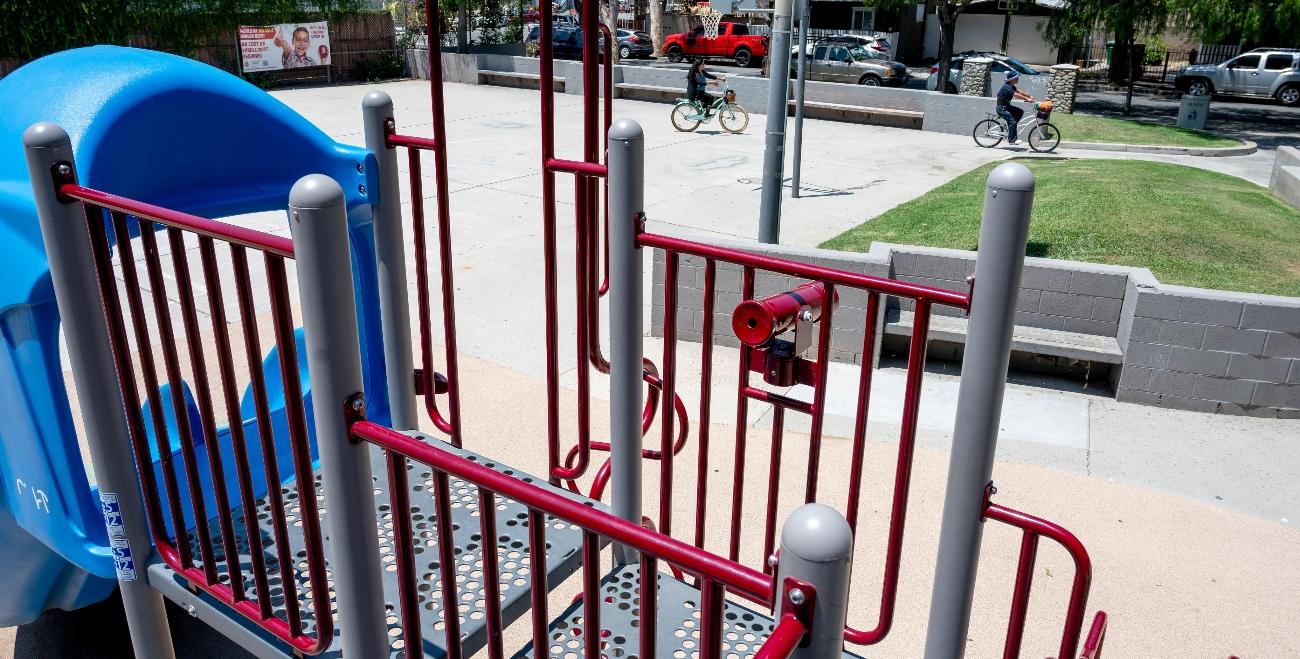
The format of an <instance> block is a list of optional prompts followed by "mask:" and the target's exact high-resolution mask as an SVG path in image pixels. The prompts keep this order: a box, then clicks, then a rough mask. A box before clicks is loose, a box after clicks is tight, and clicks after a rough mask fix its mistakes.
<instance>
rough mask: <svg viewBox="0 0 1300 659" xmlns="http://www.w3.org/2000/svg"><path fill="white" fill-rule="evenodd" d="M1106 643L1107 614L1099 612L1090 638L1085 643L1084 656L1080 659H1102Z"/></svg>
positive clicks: (1090, 630) (1089, 635)
mask: <svg viewBox="0 0 1300 659" xmlns="http://www.w3.org/2000/svg"><path fill="white" fill-rule="evenodd" d="M1105 641H1106V612H1105V611H1098V612H1097V615H1096V616H1094V617H1093V619H1092V628H1091V629H1089V630H1088V638H1087V639H1085V640H1084V641H1083V654H1081V655H1079V659H1101V646H1102V644H1103V643H1104V642H1105Z"/></svg>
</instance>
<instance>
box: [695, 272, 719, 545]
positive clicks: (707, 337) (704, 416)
mask: <svg viewBox="0 0 1300 659" xmlns="http://www.w3.org/2000/svg"><path fill="white" fill-rule="evenodd" d="M717 274H718V264H717V262H716V261H714V260H713V259H705V261H704V304H703V305H702V306H703V307H704V328H703V329H702V330H701V333H700V342H701V344H702V345H701V346H700V423H699V427H700V430H699V443H700V449H699V450H700V454H699V459H698V461H697V464H696V468H695V546H696V547H699V548H701V549H703V548H704V525H705V523H706V519H705V518H706V517H707V515H708V508H709V507H708V505H707V503H706V502H707V501H708V500H709V497H708V493H709V485H708V482H709V415H710V412H711V411H712V410H711V409H710V407H711V403H712V401H713V303H714V290H713V289H714V284H715V280H716V279H717Z"/></svg>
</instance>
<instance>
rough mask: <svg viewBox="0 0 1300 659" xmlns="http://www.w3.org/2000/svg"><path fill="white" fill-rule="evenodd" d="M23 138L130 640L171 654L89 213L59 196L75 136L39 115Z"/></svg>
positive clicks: (140, 651)
mask: <svg viewBox="0 0 1300 659" xmlns="http://www.w3.org/2000/svg"><path fill="white" fill-rule="evenodd" d="M23 146H24V147H25V148H26V152H27V171H28V173H29V174H30V175H31V179H32V196H33V198H34V199H35V201H36V214H37V216H38V217H39V218H40V223H41V236H42V238H43V239H44V241H45V254H46V257H47V258H48V259H49V264H50V280H51V282H52V283H53V284H54V297H55V299H56V300H57V302H58V305H59V316H60V319H61V321H62V324H63V335H64V337H65V339H66V340H67V345H68V357H69V360H70V362H71V363H70V364H69V365H70V366H71V367H72V375H73V380H74V382H75V383H76V389H77V391H78V392H79V395H78V399H79V401H80V403H81V417H82V420H83V421H85V439H86V444H87V445H88V446H89V448H90V460H91V462H92V463H93V464H94V469H95V484H96V486H98V488H99V498H100V504H101V506H102V507H103V509H104V520H105V524H106V526H107V530H108V537H109V543H110V544H111V545H112V546H113V550H114V554H115V558H116V563H117V585H118V588H119V589H120V590H121V591H122V605H123V607H124V608H125V609H126V624H127V627H128V628H129V630H130V632H131V645H132V647H133V648H135V656H136V657H139V658H140V659H153V658H155V657H157V658H160V659H172V658H174V657H175V656H176V655H175V652H174V651H173V650H172V636H171V630H169V629H168V627H167V612H166V609H165V608H164V607H163V599H162V595H160V594H158V591H156V590H154V589H153V588H151V587H150V586H149V580H148V577H147V576H146V575H145V569H146V568H147V567H148V565H149V563H150V562H151V559H152V556H151V555H152V554H153V543H152V541H151V539H150V537H149V526H148V521H147V519H146V517H145V513H144V502H143V501H141V499H140V486H139V483H138V481H137V480H136V472H135V464H134V462H133V461H132V459H131V449H130V446H131V441H130V436H129V435H128V433H127V430H126V414H125V412H124V410H123V408H122V393H121V389H119V388H118V382H117V368H116V366H115V365H114V363H113V351H112V349H111V348H110V347H109V341H108V324H107V322H106V321H105V320H104V312H103V306H102V304H101V302H100V300H99V283H98V279H97V277H96V275H95V268H94V266H93V261H92V257H91V253H90V235H89V234H88V233H87V232H86V216H85V215H84V214H83V213H82V210H81V204H78V203H63V202H61V201H59V198H58V191H57V190H55V188H54V177H53V173H54V172H53V168H55V167H58V166H66V167H68V168H69V170H68V172H69V174H71V175H75V173H76V172H75V165H74V164H73V160H72V142H71V141H70V140H69V139H68V134H67V133H66V132H64V130H63V129H62V128H60V127H59V126H56V125H55V124H52V123H39V124H34V125H32V126H31V127H29V128H28V129H27V131H26V132H25V133H23ZM110 515H111V517H110Z"/></svg>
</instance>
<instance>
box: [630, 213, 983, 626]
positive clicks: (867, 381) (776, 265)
mask: <svg viewBox="0 0 1300 659" xmlns="http://www.w3.org/2000/svg"><path fill="white" fill-rule="evenodd" d="M638 242H639V244H640V245H642V246H644V247H652V248H657V249H661V250H663V251H664V260H665V263H664V298H665V299H664V317H663V338H664V353H663V364H664V369H663V391H664V396H665V399H666V398H667V397H668V396H669V395H670V392H675V390H676V386H677V383H676V373H675V368H674V366H675V364H676V351H677V308H678V306H679V292H678V271H679V258H680V257H681V256H682V255H687V256H694V257H699V258H702V259H703V260H704V290H703V302H702V307H703V313H702V318H703V325H704V326H703V328H702V330H701V341H702V344H703V345H702V346H701V355H702V356H701V362H702V367H701V373H700V409H699V421H698V423H697V424H696V427H697V428H698V429H699V430H698V439H699V447H698V450H699V458H698V462H697V464H696V479H697V485H696V496H695V519H694V521H695V529H694V531H695V537H694V542H695V545H696V546H698V547H704V545H705V530H706V528H707V525H708V521H709V520H708V510H707V505H706V504H707V500H708V499H707V494H708V487H709V483H708V481H709V478H708V476H709V473H710V467H709V443H710V440H711V438H710V437H709V423H710V418H711V412H710V408H711V401H710V392H709V382H710V381H711V378H712V368H713V347H714V336H713V335H714V326H713V322H714V321H713V319H714V309H715V308H716V299H717V291H716V285H717V280H718V273H717V267H718V263H720V262H721V263H728V264H733V265H737V266H740V267H741V268H742V272H743V276H742V289H743V290H742V293H741V298H742V301H744V300H752V299H754V289H755V279H756V275H757V272H758V271H759V270H763V271H766V272H771V273H776V274H781V275H787V276H792V277H797V278H802V279H807V280H809V281H812V282H819V283H820V284H821V285H822V287H823V291H824V295H825V297H826V299H833V298H834V296H835V295H836V294H837V289H838V288H843V289H845V290H852V289H858V290H862V291H865V292H867V302H866V309H865V312H864V313H865V318H864V321H863V322H864V326H865V329H864V340H863V345H862V358H861V364H862V365H861V366H860V373H859V378H858V395H857V403H858V404H857V407H856V410H857V415H856V418H855V419H854V425H853V428H854V434H853V449H852V451H853V454H852V461H851V463H850V465H849V467H848V472H847V473H846V474H845V477H846V478H847V479H848V482H849V494H848V501H847V504H846V508H845V517H846V518H847V519H848V522H849V525H850V528H852V529H854V531H856V529H857V524H858V518H859V509H860V507H861V502H860V499H861V482H862V473H863V468H864V464H863V460H864V457H863V453H864V450H865V443H866V422H867V414H868V411H869V404H870V389H871V375H872V361H873V359H872V358H873V356H874V350H875V346H874V339H875V334H876V329H877V318H878V317H879V310H880V304H881V296H882V295H895V296H899V297H903V298H908V299H911V300H913V301H915V316H914V318H915V320H914V325H913V329H912V337H911V344H910V348H909V352H908V360H907V379H906V385H905V391H904V396H903V411H902V420H903V422H902V429H901V431H900V434H899V449H898V458H897V461H896V464H895V481H894V489H893V500H892V506H891V513H890V523H889V534H888V539H887V541H886V543H887V544H886V554H885V567H884V582H883V584H882V587H881V591H880V592H881V595H880V612H879V618H878V622H877V624H876V625H875V627H873V628H872V629H871V630H868V631H859V630H855V629H849V630H847V631H846V634H845V638H846V639H847V640H848V641H850V642H853V643H859V644H864V645H869V644H874V643H878V642H879V641H880V640H882V639H883V638H884V637H885V635H886V634H888V632H889V629H890V626H891V624H892V621H893V614H894V603H895V600H896V596H897V592H898V577H899V567H900V564H901V555H902V545H903V531H904V526H905V523H906V519H907V494H908V490H909V486H910V483H911V472H912V454H913V451H914V448H915V441H916V427H917V409H918V406H919V404H920V397H921V378H922V375H923V370H924V363H925V350H926V337H927V332H928V329H929V317H930V309H931V306H932V305H935V304H941V305H947V306H951V307H954V308H957V309H962V310H966V309H968V308H969V303H970V296H969V295H968V294H966V293H957V292H953V291H947V290H942V289H937V288H931V287H928V286H922V285H918V284H911V283H908V282H903V281H897V280H893V279H884V278H879V277H872V276H868V275H862V274H856V273H850V272H845V271H840V270H834V269H831V268H825V267H821V266H815V265H810V264H804V263H798V262H795V261H789V260H785V259H779V258H774V257H769V256H762V255H757V254H751V253H748V252H742V251H738V250H733V249H726V248H722V247H717V246H713V245H707V244H703V243H698V242H693V241H689V240H683V239H679V238H672V237H669V236H662V235H657V234H651V233H642V234H641V235H640V237H639V239H638ZM742 303H743V302H742ZM834 309H835V307H834V305H833V304H826V305H824V306H823V308H822V309H821V314H820V318H819V320H818V321H817V322H818V323H819V326H818V328H817V331H818V345H817V351H816V358H815V360H814V361H812V362H811V363H808V362H806V361H805V362H803V363H802V364H801V365H800V367H799V368H798V369H797V370H798V372H799V373H801V374H802V375H800V376H799V378H800V383H802V384H806V385H809V386H811V387H812V396H811V398H812V400H811V402H805V401H802V400H797V399H794V398H791V397H788V396H785V395H782V394H780V393H776V392H774V391H771V390H769V389H765V388H762V387H759V386H756V385H753V384H751V383H750V373H751V372H753V371H756V370H757V371H759V372H762V370H763V368H762V367H763V359H762V356H761V354H759V351H758V349H756V348H754V347H752V346H749V345H742V347H741V349H740V360H739V366H740V372H739V384H738V389H737V415H736V436H735V444H734V451H733V455H734V462H733V465H732V466H733V469H734V477H733V482H732V489H731V491H732V500H731V509H730V514H729V517H728V523H729V524H730V527H731V531H730V536H729V542H728V546H727V555H728V557H729V558H731V559H732V560H736V559H737V558H738V557H739V555H740V550H741V519H742V516H743V509H744V502H745V493H744V488H745V478H746V474H745V469H744V465H745V461H746V438H747V432H748V431H747V427H748V419H749V410H748V405H749V402H750V401H758V402H761V403H766V404H768V405H770V406H771V407H772V414H773V417H772V449H771V458H770V461H769V463H768V470H767V471H768V487H767V497H766V508H765V524H764V530H763V543H764V545H763V554H762V555H763V556H770V555H771V554H772V551H773V549H774V545H775V539H776V532H777V527H776V523H777V519H776V509H777V503H778V498H779V496H780V484H781V476H782V469H781V466H780V465H781V453H782V451H783V449H784V447H783V435H784V424H785V415H786V413H788V412H797V413H801V414H806V415H808V416H809V417H811V423H812V428H811V434H810V438H809V442H808V449H807V450H808V474H807V486H806V489H805V492H804V500H805V501H807V502H811V501H815V500H817V481H818V478H819V477H820V475H821V462H820V456H821V440H822V428H823V423H824V417H825V413H826V403H825V401H826V386H827V385H826V377H827V371H828V369H829V355H830V343H831V336H832V329H833V326H834V315H835V311H834ZM667 412H668V410H666V409H665V410H664V413H665V414H666V413H667ZM661 430H662V436H661V447H662V448H661V450H662V451H663V452H664V453H665V454H666V456H665V459H664V460H663V461H662V462H661V463H660V475H659V477H660V483H659V491H660V502H659V514H660V519H659V529H660V530H661V531H663V532H665V533H669V532H671V529H672V509H673V506H672V503H673V502H672V498H671V497H672V486H673V470H674V465H673V460H672V457H671V455H672V452H671V451H669V450H668V447H669V445H670V443H671V441H672V440H673V425H672V420H671V418H669V417H668V416H665V417H664V422H663V424H662V426H661ZM764 569H765V570H767V569H770V568H766V567H765V568H764Z"/></svg>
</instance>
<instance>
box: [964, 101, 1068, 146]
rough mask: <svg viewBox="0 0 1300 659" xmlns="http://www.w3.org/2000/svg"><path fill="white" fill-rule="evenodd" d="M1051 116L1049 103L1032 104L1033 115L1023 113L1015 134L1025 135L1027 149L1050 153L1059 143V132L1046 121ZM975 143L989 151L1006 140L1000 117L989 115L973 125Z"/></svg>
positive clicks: (1003, 121) (1005, 127)
mask: <svg viewBox="0 0 1300 659" xmlns="http://www.w3.org/2000/svg"><path fill="white" fill-rule="evenodd" d="M1051 116H1052V104H1051V101H1043V102H1041V103H1035V104H1034V113H1033V114H1030V113H1025V118H1024V119H1021V120H1020V123H1018V124H1016V129H1017V131H1016V132H1017V133H1019V134H1020V135H1026V136H1027V139H1028V141H1029V148H1031V149H1033V150H1034V151H1038V152H1040V153H1046V152H1048V151H1052V150H1053V149H1055V148H1056V147H1057V145H1058V144H1060V143H1061V130H1060V129H1059V128H1057V127H1056V126H1055V125H1054V124H1052V123H1051V122H1050V121H1048V119H1050V118H1051ZM971 136H972V137H974V138H975V143H976V144H978V145H980V146H982V147H984V148H986V149H991V148H993V147H995V146H997V145H999V144H1001V143H1002V140H1004V139H1006V138H1007V123H1006V121H1005V120H1004V119H1002V117H999V116H998V115H996V114H993V113H991V112H990V113H989V115H988V118H987V119H984V120H983V121H981V122H979V123H977V124H975V130H974V131H973V132H972V135H971Z"/></svg>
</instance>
